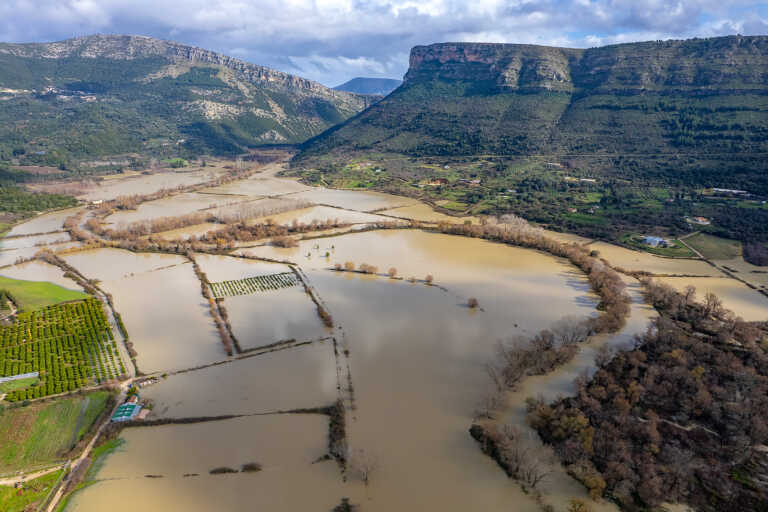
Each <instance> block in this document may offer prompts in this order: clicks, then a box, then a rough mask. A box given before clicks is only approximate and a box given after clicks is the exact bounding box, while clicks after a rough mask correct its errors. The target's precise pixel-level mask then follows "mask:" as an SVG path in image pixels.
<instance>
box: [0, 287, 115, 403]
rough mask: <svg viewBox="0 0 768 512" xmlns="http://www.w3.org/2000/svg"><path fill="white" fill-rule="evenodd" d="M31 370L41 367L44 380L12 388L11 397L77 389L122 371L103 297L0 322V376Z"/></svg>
mask: <svg viewBox="0 0 768 512" xmlns="http://www.w3.org/2000/svg"><path fill="white" fill-rule="evenodd" d="M29 372H40V382H39V383H37V384H36V385H34V386H31V387H29V388H27V389H19V390H15V391H12V392H10V393H9V394H8V396H7V397H6V400H8V401H10V402H13V401H17V400H27V399H32V398H40V397H43V396H46V395H52V394H57V393H63V392H67V391H73V390H76V389H78V388H81V387H84V386H87V385H91V384H96V383H101V382H104V381H106V380H110V379H114V378H117V377H118V376H120V375H123V374H124V373H125V367H124V366H123V362H122V360H121V359H120V355H119V353H118V350H117V343H116V341H115V339H114V335H113V334H112V330H111V329H110V327H109V325H108V323H107V318H106V315H105V314H104V310H103V308H102V305H101V302H99V301H98V300H97V299H94V298H88V299H85V300H81V301H77V302H71V303H64V304H59V305H55V306H48V307H46V308H43V309H41V310H37V311H33V312H31V313H20V314H19V315H17V317H16V320H15V321H14V323H13V324H11V325H7V326H0V377H6V376H13V375H19V374H24V373H29Z"/></svg>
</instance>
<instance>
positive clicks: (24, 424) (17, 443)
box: [0, 391, 109, 510]
mask: <svg viewBox="0 0 768 512" xmlns="http://www.w3.org/2000/svg"><path fill="white" fill-rule="evenodd" d="M108 398H109V393H108V392H106V391H97V392H94V393H90V394H88V395H86V396H76V397H71V398H64V399H60V400H56V401H51V402H36V403H33V404H30V405H28V406H26V407H17V408H0V439H2V440H3V443H2V444H0V474H3V473H11V472H15V471H19V470H22V469H23V470H27V471H28V470H30V469H32V468H42V467H46V466H50V465H52V464H55V463H57V462H61V461H62V460H63V459H64V458H65V455H66V453H67V452H68V451H70V450H71V449H72V447H73V446H74V445H75V444H76V443H77V442H78V441H80V440H81V439H83V437H84V436H85V434H86V433H87V432H88V430H89V429H90V428H91V426H92V425H93V423H94V422H95V421H96V419H97V418H98V416H99V415H100V414H101V413H102V411H104V408H105V406H106V404H107V399H108ZM86 399H87V400H88V402H87V403H86V402H85V401H86ZM2 510H5V509H4V508H2Z"/></svg>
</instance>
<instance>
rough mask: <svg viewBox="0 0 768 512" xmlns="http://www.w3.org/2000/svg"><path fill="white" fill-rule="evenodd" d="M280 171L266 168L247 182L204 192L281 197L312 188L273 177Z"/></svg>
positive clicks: (269, 167)
mask: <svg viewBox="0 0 768 512" xmlns="http://www.w3.org/2000/svg"><path fill="white" fill-rule="evenodd" d="M278 170H280V168H279V167H276V166H266V167H265V168H264V170H263V171H262V172H259V173H257V174H255V175H253V176H251V177H250V178H248V179H246V180H242V181H238V182H235V183H227V184H226V185H222V186H220V187H216V188H209V189H205V190H204V192H212V193H216V194H230V195H233V196H280V195H284V194H295V193H297V192H303V191H306V190H310V189H311V187H308V186H307V185H302V184H301V183H299V182H297V181H293V180H287V179H280V178H275V177H273V176H272V174H274V172H276V171H278Z"/></svg>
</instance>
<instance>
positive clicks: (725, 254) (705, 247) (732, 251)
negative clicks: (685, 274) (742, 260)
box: [685, 233, 741, 260]
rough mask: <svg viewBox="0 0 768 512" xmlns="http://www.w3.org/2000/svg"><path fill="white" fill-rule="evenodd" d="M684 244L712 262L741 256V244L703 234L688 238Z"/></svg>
mask: <svg viewBox="0 0 768 512" xmlns="http://www.w3.org/2000/svg"><path fill="white" fill-rule="evenodd" d="M685 243H687V244H688V245H690V246H691V247H693V248H694V249H696V250H697V251H699V252H700V253H701V254H702V255H704V257H705V258H709V259H713V260H730V259H733V258H737V257H738V256H739V255H741V242H739V241H737V240H728V239H726V238H719V237H716V236H712V235H707V234H705V233H699V234H697V235H694V236H691V237H688V238H686V239H685Z"/></svg>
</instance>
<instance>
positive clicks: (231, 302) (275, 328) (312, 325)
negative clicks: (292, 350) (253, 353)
mask: <svg viewBox="0 0 768 512" xmlns="http://www.w3.org/2000/svg"><path fill="white" fill-rule="evenodd" d="M224 306H225V307H226V308H227V312H228V313H229V321H230V323H231V324H232V332H233V333H234V335H235V337H237V340H238V342H239V344H240V347H241V348H242V349H243V350H250V349H253V348H257V347H262V346H264V345H269V344H270V343H275V342H277V341H284V340H297V341H304V340H312V339H317V338H321V337H323V336H326V335H327V332H326V329H325V327H324V326H323V324H322V322H321V321H320V318H319V317H318V316H317V311H316V309H315V304H314V303H313V302H312V301H311V300H310V298H309V296H308V295H307V294H306V292H305V291H304V288H303V287H301V286H300V285H296V286H293V287H290V288H283V289H279V290H271V291H268V292H261V293H254V294H251V295H243V296H240V297H227V298H226V299H224Z"/></svg>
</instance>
